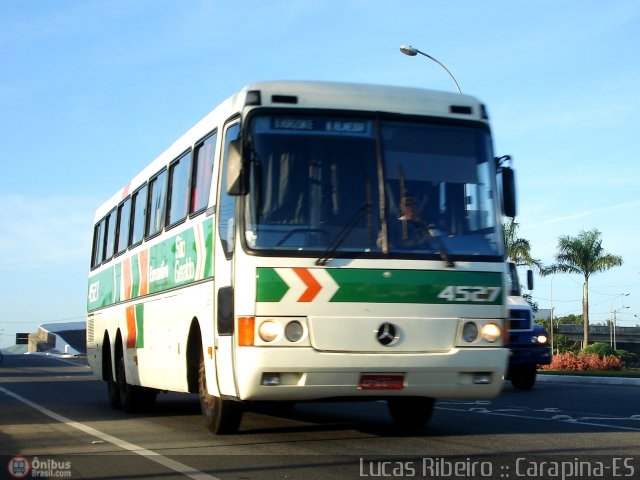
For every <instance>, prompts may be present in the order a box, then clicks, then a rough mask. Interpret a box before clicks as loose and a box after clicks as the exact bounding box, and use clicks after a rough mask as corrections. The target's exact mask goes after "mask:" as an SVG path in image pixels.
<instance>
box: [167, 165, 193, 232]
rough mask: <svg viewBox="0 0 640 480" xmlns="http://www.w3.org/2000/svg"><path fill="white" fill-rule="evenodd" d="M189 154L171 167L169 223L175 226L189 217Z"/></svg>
mask: <svg viewBox="0 0 640 480" xmlns="http://www.w3.org/2000/svg"><path fill="white" fill-rule="evenodd" d="M190 160H191V156H190V155H189V154H188V153H187V154H185V155H183V156H182V157H180V158H179V159H178V160H176V161H175V162H174V163H173V164H171V165H170V166H169V215H168V217H167V223H168V224H169V225H173V224H175V223H177V222H179V221H180V220H183V219H184V218H185V217H186V216H187V209H188V207H189V164H190Z"/></svg>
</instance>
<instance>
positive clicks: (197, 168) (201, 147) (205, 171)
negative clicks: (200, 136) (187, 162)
mask: <svg viewBox="0 0 640 480" xmlns="http://www.w3.org/2000/svg"><path fill="white" fill-rule="evenodd" d="M217 136H218V135H217V132H213V133H212V134H211V135H210V136H209V137H207V138H206V139H204V140H203V141H202V142H200V143H199V144H198V145H196V148H195V152H194V154H193V172H192V174H191V179H192V180H191V205H190V208H189V213H192V214H195V213H199V212H201V211H203V210H204V209H205V208H207V203H208V201H209V190H211V176H212V174H213V154H214V153H215V150H216V139H217Z"/></svg>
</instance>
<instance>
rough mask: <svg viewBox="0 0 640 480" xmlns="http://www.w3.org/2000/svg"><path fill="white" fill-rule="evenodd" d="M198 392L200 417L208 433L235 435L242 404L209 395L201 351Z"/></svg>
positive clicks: (240, 416) (240, 418)
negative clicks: (202, 418)
mask: <svg viewBox="0 0 640 480" xmlns="http://www.w3.org/2000/svg"><path fill="white" fill-rule="evenodd" d="M198 392H199V394H200V408H201V409H202V416H203V417H204V423H205V425H206V426H207V428H208V429H209V431H210V432H211V433H213V434H216V435H225V434H230V433H236V432H237V431H238V428H239V427H240V421H241V420H242V404H241V403H240V402H235V401H233V400H225V399H222V398H220V397H216V396H215V395H210V394H209V391H208V389H207V376H206V372H205V366H204V355H203V353H202V351H200V365H199V368H198Z"/></svg>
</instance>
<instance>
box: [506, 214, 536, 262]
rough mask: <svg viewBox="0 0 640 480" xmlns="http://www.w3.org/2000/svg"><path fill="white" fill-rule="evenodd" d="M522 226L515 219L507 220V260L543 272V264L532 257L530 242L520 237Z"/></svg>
mask: <svg viewBox="0 0 640 480" xmlns="http://www.w3.org/2000/svg"><path fill="white" fill-rule="evenodd" d="M519 227H520V224H518V223H516V221H515V220H514V219H513V218H510V219H509V220H507V223H505V225H504V248H505V250H506V252H507V258H508V259H509V260H511V261H512V262H513V263H515V264H516V265H518V266H521V265H527V266H535V267H536V268H537V269H538V270H539V271H542V270H543V268H544V267H543V266H542V262H541V261H540V260H538V259H536V258H533V257H532V256H531V244H530V243H529V240H526V239H524V238H519V237H518V228H519Z"/></svg>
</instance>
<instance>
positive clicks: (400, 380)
mask: <svg viewBox="0 0 640 480" xmlns="http://www.w3.org/2000/svg"><path fill="white" fill-rule="evenodd" d="M403 388H404V375H380V374H362V375H360V382H359V383H358V390H402V389H403Z"/></svg>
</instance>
